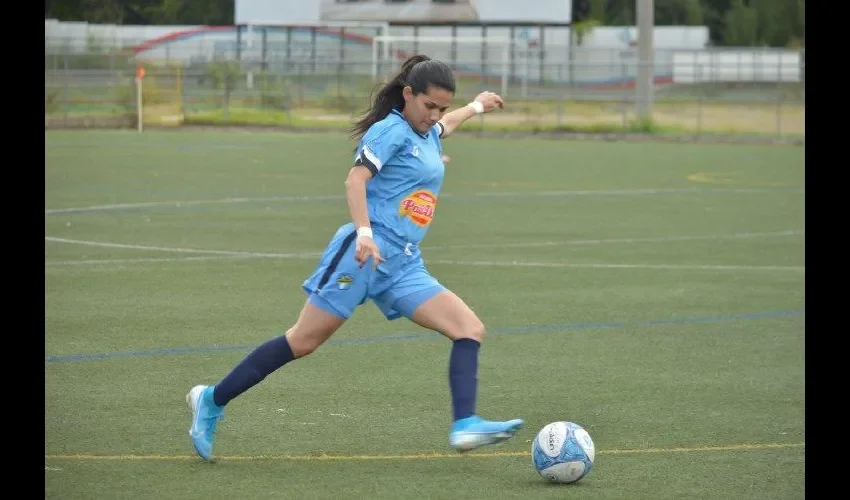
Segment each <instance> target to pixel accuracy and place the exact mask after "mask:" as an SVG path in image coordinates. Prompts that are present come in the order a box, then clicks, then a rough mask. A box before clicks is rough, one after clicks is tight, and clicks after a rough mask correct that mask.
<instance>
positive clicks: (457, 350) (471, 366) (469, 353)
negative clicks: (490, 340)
mask: <svg viewBox="0 0 850 500" xmlns="http://www.w3.org/2000/svg"><path fill="white" fill-rule="evenodd" d="M479 347H481V344H480V343H479V342H478V341H477V340H474V339H458V340H455V341H454V343H453V344H452V353H451V356H449V388H450V389H451V392H452V411H453V412H454V419H455V420H459V419H461V418H466V417H471V416H473V415H475V398H476V393H477V392H478V348H479Z"/></svg>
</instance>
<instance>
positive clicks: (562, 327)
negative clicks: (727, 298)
mask: <svg viewBox="0 0 850 500" xmlns="http://www.w3.org/2000/svg"><path fill="white" fill-rule="evenodd" d="M804 314H805V309H780V310H774V311H760V312H752V313H740V314H730V315H725V316H694V317H683V318H670V319H663V320H652V321H640V322H631V323H630V322H605V323H560V324H552V325H527V326H507V327H501V328H493V329H490V330H488V332H487V335H488V336H493V335H518V334H525V333H559V332H570V331H586V330H597V331H603V330H621V329H625V328H641V327H648V326H663V325H691V324H715V323H723V322H729V321H743V320H756V319H776V318H792V317H798V316H803V315H804ZM442 338H443V337H442V336H441V335H439V334H437V333H434V332H422V333H397V334H392V335H383V336H379V337H360V338H349V339H331V340H330V341H328V343H327V345H363V344H380V343H384V342H405V341H416V340H436V339H442ZM255 347H257V346H256V345H231V346H219V345H212V346H202V347H171V348H161V349H145V350H141V351H128V352H109V353H94V354H65V355H59V356H47V357H46V358H45V363H46V364H50V363H70V362H83V361H98V360H105V359H121V358H145V357H157V356H172V355H179V354H204V353H226V352H237V351H248V350H250V349H253V348H255Z"/></svg>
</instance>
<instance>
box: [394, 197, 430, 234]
mask: <svg viewBox="0 0 850 500" xmlns="http://www.w3.org/2000/svg"><path fill="white" fill-rule="evenodd" d="M436 208H437V197H436V196H435V195H434V194H433V193H431V192H430V191H426V190H424V189H420V190H419V191H414V192H412V193H410V194H409V195H408V196H407V197H406V198H405V199H403V200H401V203H400V204H399V207H398V213H399V215H403V216H407V217H408V218H409V219H410V220H411V221H413V223H414V224H416V225H417V226H420V227H424V226H427V225H428V224H430V223H431V221H432V220H433V219H434V210H435V209H436Z"/></svg>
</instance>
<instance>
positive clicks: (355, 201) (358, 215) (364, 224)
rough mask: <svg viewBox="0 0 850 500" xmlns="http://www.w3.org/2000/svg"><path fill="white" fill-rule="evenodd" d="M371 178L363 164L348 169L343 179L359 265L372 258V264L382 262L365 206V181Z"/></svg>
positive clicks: (355, 253) (361, 265) (374, 265)
mask: <svg viewBox="0 0 850 500" xmlns="http://www.w3.org/2000/svg"><path fill="white" fill-rule="evenodd" d="M371 178H372V172H371V171H370V170H369V169H368V168H366V167H364V166H355V167H352V168H351V170H349V171H348V178H346V179H345V197H346V199H347V200H348V210H349V212H350V213H351V220H352V221H353V222H354V227H355V228H357V246H356V250H355V252H354V258H355V259H357V263H358V264H360V267H363V266H364V265H366V261H367V260H369V258H370V257H371V258H372V266H373V267H377V265H378V264H380V263H381V262H384V258H383V257H381V252H380V250H379V249H378V245H376V244H375V240H374V239H373V238H372V224H371V222H370V221H369V210H368V208H367V206H366V183H367V182H369V180H370V179H371Z"/></svg>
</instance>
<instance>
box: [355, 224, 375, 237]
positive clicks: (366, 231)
mask: <svg viewBox="0 0 850 500" xmlns="http://www.w3.org/2000/svg"><path fill="white" fill-rule="evenodd" d="M363 236H368V237H369V238H371V237H372V228H371V227H367V226H363V227H358V228H357V237H358V238H362V237H363Z"/></svg>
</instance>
